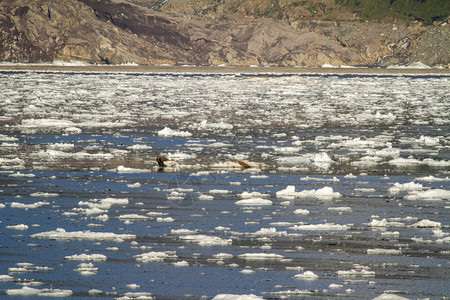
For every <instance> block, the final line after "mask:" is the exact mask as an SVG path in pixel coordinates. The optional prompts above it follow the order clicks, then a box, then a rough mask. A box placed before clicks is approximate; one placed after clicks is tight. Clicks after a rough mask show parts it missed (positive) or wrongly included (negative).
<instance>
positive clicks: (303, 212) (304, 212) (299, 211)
mask: <svg viewBox="0 0 450 300" xmlns="http://www.w3.org/2000/svg"><path fill="white" fill-rule="evenodd" d="M294 214H295V215H303V216H307V215H309V210H307V209H301V208H298V209H296V210H294Z"/></svg>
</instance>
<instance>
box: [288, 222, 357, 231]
mask: <svg viewBox="0 0 450 300" xmlns="http://www.w3.org/2000/svg"><path fill="white" fill-rule="evenodd" d="M290 229H294V230H306V231H328V230H329V231H339V230H349V229H350V224H349V225H339V224H334V223H325V224H309V225H295V226H293V227H290Z"/></svg>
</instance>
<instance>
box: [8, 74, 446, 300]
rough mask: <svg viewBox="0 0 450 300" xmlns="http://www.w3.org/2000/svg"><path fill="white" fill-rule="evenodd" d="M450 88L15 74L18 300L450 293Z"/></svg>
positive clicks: (269, 78)
mask: <svg viewBox="0 0 450 300" xmlns="http://www.w3.org/2000/svg"><path fill="white" fill-rule="evenodd" d="M449 86H450V77H449V76H447V75H442V74H441V75H436V76H435V75H432V74H431V75H421V74H407V75H405V74H401V73H398V74H382V73H379V74H376V73H375V74H374V73H371V74H351V70H349V73H348V74H306V75H301V74H300V75H296V74H282V73H277V74H276V73H271V74H256V73H251V74H250V73H249V74H190V73H173V74H153V73H130V72H79V71H67V72H54V71H37V70H34V71H2V72H0V91H1V93H0V216H1V218H0V298H11V299H16V298H17V299H19V298H20V299H21V298H22V297H24V296H25V295H26V296H27V297H29V298H30V299H31V298H35V297H36V298H39V299H43V298H52V299H53V298H54V297H69V298H71V299H86V298H89V299H90V298H99V299H212V298H214V297H215V298H216V299H237V297H238V295H240V296H242V299H245V298H247V299H347V298H348V299H374V298H378V299H448V297H449V295H450V288H449V282H450V265H449V262H450V261H449V258H450V178H449V170H450V168H449V167H450V155H449V154H450V151H449V145H450V135H449V124H450V107H449V106H450V101H449V96H448V95H449V94H450V93H449V92H450V89H449ZM157 155H163V156H165V157H166V158H168V159H169V160H170V162H171V163H173V166H172V167H166V168H162V169H161V168H158V165H157V162H156V156H157ZM239 162H241V163H239ZM242 162H245V163H244V166H250V167H245V168H244V167H243V165H242ZM225 294H226V295H228V296H225ZM231 295H234V296H231ZM244 296H245V297H244ZM27 299H28V298H27Z"/></svg>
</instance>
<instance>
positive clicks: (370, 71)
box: [0, 63, 450, 76]
mask: <svg viewBox="0 0 450 300" xmlns="http://www.w3.org/2000/svg"><path fill="white" fill-rule="evenodd" d="M8 71H10V72H11V71H12V72H14V71H16V72H20V71H43V72H52V71H54V72H81V73H82V72H124V73H149V74H151V73H154V74H177V73H180V74H183V73H184V74H217V75H220V74H256V75H264V74H267V75H276V74H279V75H283V74H286V75H310V74H336V75H346V74H355V75H364V74H367V75H376V74H381V75H414V74H417V75H440V76H442V75H444V76H447V75H448V76H450V69H449V68H410V67H389V68H371V67H239V66H139V65H52V64H1V63H0V72H8Z"/></svg>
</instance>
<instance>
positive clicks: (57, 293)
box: [6, 286, 73, 297]
mask: <svg viewBox="0 0 450 300" xmlns="http://www.w3.org/2000/svg"><path fill="white" fill-rule="evenodd" d="M6 294H7V295H15V296H32V295H37V296H43V297H70V296H71V295H72V294H73V292H72V291H71V290H60V289H35V288H31V287H28V286H24V287H23V288H21V289H10V290H6Z"/></svg>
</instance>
